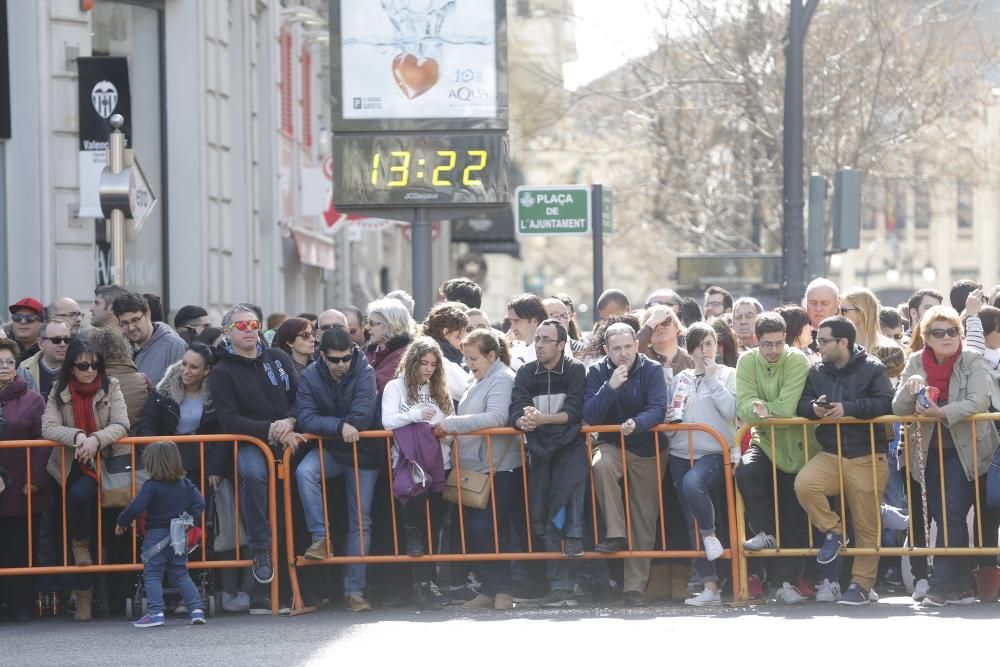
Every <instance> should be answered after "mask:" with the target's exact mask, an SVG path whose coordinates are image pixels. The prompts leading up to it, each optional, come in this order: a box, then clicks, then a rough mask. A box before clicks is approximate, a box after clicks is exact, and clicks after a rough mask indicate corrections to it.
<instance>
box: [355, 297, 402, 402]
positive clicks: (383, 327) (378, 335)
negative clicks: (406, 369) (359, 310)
mask: <svg viewBox="0 0 1000 667" xmlns="http://www.w3.org/2000/svg"><path fill="white" fill-rule="evenodd" d="M367 310H368V316H367V317H366V319H365V328H366V329H367V331H368V343H369V344H368V349H367V350H366V351H365V353H366V354H367V356H368V363H370V364H371V365H372V368H374V369H375V381H376V382H377V383H378V392H379V395H381V394H382V392H383V391H385V386H386V385H387V384H389V381H390V380H392V379H393V378H394V377H396V367H397V366H399V360H400V359H402V358H403V354H404V353H405V352H406V348H407V347H408V346H409V345H410V342H411V341H412V340H413V334H412V331H413V322H412V320H411V319H410V311H408V310H407V309H406V306H404V305H403V303H402V302H401V301H398V300H396V299H390V298H384V299H378V300H376V301H372V302H371V303H369V304H368V309H367Z"/></svg>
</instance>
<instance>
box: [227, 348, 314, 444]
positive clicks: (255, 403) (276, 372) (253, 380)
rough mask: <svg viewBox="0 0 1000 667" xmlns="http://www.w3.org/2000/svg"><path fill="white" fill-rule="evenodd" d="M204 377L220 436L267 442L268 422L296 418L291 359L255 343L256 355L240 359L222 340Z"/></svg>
mask: <svg viewBox="0 0 1000 667" xmlns="http://www.w3.org/2000/svg"><path fill="white" fill-rule="evenodd" d="M218 354H219V361H218V363H217V364H216V365H215V367H214V368H213V369H212V372H211V373H210V374H209V376H208V388H209V391H210V392H211V393H212V401H213V402H214V403H215V414H216V415H217V416H218V418H219V426H220V427H221V428H222V432H223V433H238V434H240V435H250V436H254V437H256V438H259V439H260V440H263V441H264V442H267V441H268V439H267V436H268V431H269V430H270V428H271V423H272V422H275V421H278V420H280V419H285V418H286V417H293V418H294V417H296V415H297V412H296V409H295V394H296V392H297V391H298V383H299V378H298V375H296V373H295V364H293V363H292V359H291V357H289V356H288V355H287V354H286V353H285V352H283V351H282V350H279V349H277V348H273V347H268V348H265V347H264V345H263V343H261V342H259V341H258V342H257V356H256V357H253V358H248V357H243V356H240V355H238V354H236V353H235V352H233V347H232V343H230V342H229V341H225V342H224V343H223V344H222V345H220V346H219V348H218Z"/></svg>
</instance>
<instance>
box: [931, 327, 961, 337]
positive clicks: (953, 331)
mask: <svg viewBox="0 0 1000 667" xmlns="http://www.w3.org/2000/svg"><path fill="white" fill-rule="evenodd" d="M927 333H929V334H930V335H932V336H934V337H935V338H944V337H945V336H947V337H948V338H954V337H955V336H957V335H958V327H948V328H947V329H928V330H927Z"/></svg>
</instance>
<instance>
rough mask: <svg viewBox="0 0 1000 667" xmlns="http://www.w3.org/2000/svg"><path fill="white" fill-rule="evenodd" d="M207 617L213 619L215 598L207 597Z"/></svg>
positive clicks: (212, 596)
mask: <svg viewBox="0 0 1000 667" xmlns="http://www.w3.org/2000/svg"><path fill="white" fill-rule="evenodd" d="M208 615H209V617H210V618H215V596H214V595H209V596H208Z"/></svg>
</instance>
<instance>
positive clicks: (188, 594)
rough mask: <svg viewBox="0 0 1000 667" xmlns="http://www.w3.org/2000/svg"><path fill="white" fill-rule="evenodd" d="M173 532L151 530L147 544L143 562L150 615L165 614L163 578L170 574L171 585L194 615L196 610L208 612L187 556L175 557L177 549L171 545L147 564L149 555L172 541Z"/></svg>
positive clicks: (160, 529)
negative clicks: (156, 548)
mask: <svg viewBox="0 0 1000 667" xmlns="http://www.w3.org/2000/svg"><path fill="white" fill-rule="evenodd" d="M169 535H170V530H169V529H167V528H151V529H150V530H149V531H148V532H147V533H146V537H145V539H144V540H143V544H142V547H143V560H144V566H143V570H142V582H143V584H145V586H146V600H147V612H148V613H149V614H162V613H163V574H164V572H166V574H167V576H169V577H170V583H171V584H173V585H174V586H175V587H177V588H178V589H179V590H180V592H181V599H183V600H184V606H185V607H187V609H188V613H189V614H190V613H191V612H192V611H194V610H195V609H204V608H205V604H204V603H203V602H202V600H201V595H200V594H199V593H198V589H197V587H195V585H194V581H192V580H191V575H190V574H188V569H187V562H188V559H187V554H186V553H185V554H184V555H183V556H178V555H177V554H176V553H174V548H173V547H172V546H171V545H170V544H169V543H168V544H167V546H165V547H164V548H163V549H162V550H161V551H160V552H159V553H158V554H156V555H155V556H153V557H152V558H150V559H149V560H145V554H146V553H147V552H148V550H149V549H152V547H153V546H154V545H156V544H157V543H159V542H160V541H161V540H163V539H164V538H165V537H169Z"/></svg>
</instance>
